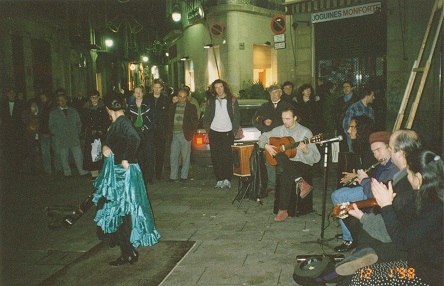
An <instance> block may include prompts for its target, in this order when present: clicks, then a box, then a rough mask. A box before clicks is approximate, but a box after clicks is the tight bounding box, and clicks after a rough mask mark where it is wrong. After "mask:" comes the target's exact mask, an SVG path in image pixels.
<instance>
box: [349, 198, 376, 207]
mask: <svg viewBox="0 0 444 286" xmlns="http://www.w3.org/2000/svg"><path fill="white" fill-rule="evenodd" d="M353 204H356V206H357V207H358V208H359V209H365V208H371V207H376V206H378V203H377V202H376V199H368V200H363V201H357V202H351V203H350V207H349V210H352V209H353Z"/></svg>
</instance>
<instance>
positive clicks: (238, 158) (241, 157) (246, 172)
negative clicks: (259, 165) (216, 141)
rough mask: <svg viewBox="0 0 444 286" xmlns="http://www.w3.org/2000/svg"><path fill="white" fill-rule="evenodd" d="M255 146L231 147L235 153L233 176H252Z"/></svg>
mask: <svg viewBox="0 0 444 286" xmlns="http://www.w3.org/2000/svg"><path fill="white" fill-rule="evenodd" d="M253 149H254V145H231V150H232V152H233V174H234V175H236V176H241V177H245V176H250V175H251V172H250V156H251V153H252V152H253Z"/></svg>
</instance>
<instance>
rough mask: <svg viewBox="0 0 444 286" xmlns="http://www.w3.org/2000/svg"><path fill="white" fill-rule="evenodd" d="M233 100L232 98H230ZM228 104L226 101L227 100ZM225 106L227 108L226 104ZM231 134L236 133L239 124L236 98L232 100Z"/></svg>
mask: <svg viewBox="0 0 444 286" xmlns="http://www.w3.org/2000/svg"><path fill="white" fill-rule="evenodd" d="M231 100H233V99H231ZM227 104H228V101H227ZM227 108H229V107H228V106H227ZM232 125H233V134H234V135H236V133H237V130H238V129H239V126H240V110H239V102H238V101H237V100H235V101H234V110H233V122H232Z"/></svg>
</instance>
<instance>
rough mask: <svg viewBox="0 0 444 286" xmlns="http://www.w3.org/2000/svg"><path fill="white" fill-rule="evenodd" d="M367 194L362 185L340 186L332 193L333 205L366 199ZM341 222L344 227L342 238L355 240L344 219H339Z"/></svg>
mask: <svg viewBox="0 0 444 286" xmlns="http://www.w3.org/2000/svg"><path fill="white" fill-rule="evenodd" d="M366 199H367V196H366V195H365V194H364V190H363V189H362V187H361V186H357V187H353V188H348V187H344V188H340V189H337V190H336V191H334V192H333V194H331V200H332V201H333V205H337V204H339V203H345V202H354V201H362V200H366ZM339 223H340V224H341V228H342V239H343V240H353V238H352V236H351V234H350V231H349V230H348V228H347V227H346V226H345V224H344V222H343V221H342V219H339Z"/></svg>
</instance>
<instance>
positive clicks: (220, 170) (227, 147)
mask: <svg viewBox="0 0 444 286" xmlns="http://www.w3.org/2000/svg"><path fill="white" fill-rule="evenodd" d="M208 136H209V139H210V149H211V150H210V151H211V162H212V163H213V170H214V175H215V176H216V180H217V181H223V180H229V181H230V180H231V177H232V176H233V153H232V151H231V145H233V143H234V135H233V132H231V131H229V132H216V131H214V130H210V133H209V134H208Z"/></svg>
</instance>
